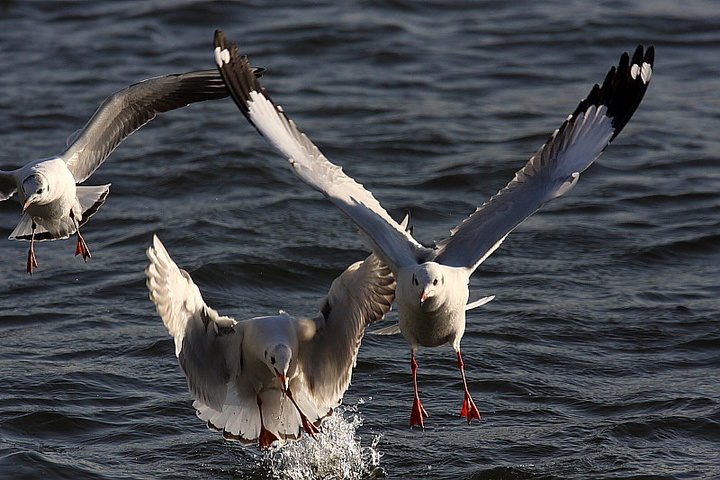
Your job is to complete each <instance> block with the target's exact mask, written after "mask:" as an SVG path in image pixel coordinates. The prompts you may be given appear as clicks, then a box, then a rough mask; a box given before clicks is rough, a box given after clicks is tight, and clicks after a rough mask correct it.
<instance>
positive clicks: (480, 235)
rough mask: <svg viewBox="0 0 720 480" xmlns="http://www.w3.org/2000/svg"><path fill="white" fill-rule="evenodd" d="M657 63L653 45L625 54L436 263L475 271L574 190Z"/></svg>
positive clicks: (442, 247)
mask: <svg viewBox="0 0 720 480" xmlns="http://www.w3.org/2000/svg"><path fill="white" fill-rule="evenodd" d="M654 60H655V49H654V48H653V47H652V46H651V47H649V48H648V49H647V51H646V52H644V53H643V47H642V45H640V46H638V47H637V49H636V50H635V54H634V55H633V57H632V61H631V60H630V57H629V55H628V54H627V53H624V54H623V55H622V57H621V58H620V63H619V64H618V66H617V68H616V67H614V66H613V67H612V68H611V69H610V71H609V72H608V74H607V76H606V77H605V81H604V82H603V84H602V86H599V85H595V86H594V87H593V89H592V90H591V91H590V94H589V95H588V97H587V98H586V99H584V100H583V101H581V102H580V104H579V105H578V107H577V108H576V109H575V111H574V112H573V113H572V115H570V116H569V117H568V118H567V119H566V120H565V122H564V123H563V124H562V126H561V127H560V128H559V129H558V130H556V131H555V132H554V133H553V134H552V136H551V137H550V139H549V140H548V141H547V143H546V144H545V145H543V146H542V147H541V148H540V150H539V151H538V152H537V153H536V154H535V155H534V156H533V157H532V158H531V159H530V161H528V163H527V164H526V165H525V166H524V167H523V168H522V170H520V171H518V172H517V173H516V174H515V178H513V180H512V181H511V182H510V183H508V185H507V186H506V187H505V188H503V189H502V190H500V191H499V192H498V193H497V194H495V196H493V197H492V198H491V199H490V200H489V201H488V202H486V203H485V204H484V205H482V206H481V207H479V208H478V209H477V210H476V211H475V213H473V214H472V215H470V217H468V218H467V219H465V220H464V221H463V222H462V223H461V224H460V225H459V226H458V227H456V228H455V229H454V230H453V231H452V235H451V236H450V237H448V238H447V239H445V240H443V241H441V242H439V243H438V245H437V247H438V248H437V250H436V252H437V254H436V256H435V261H437V262H439V263H442V264H444V265H449V266H454V267H465V268H468V269H470V271H472V270H474V269H475V268H477V266H478V265H480V264H481V263H482V262H483V261H484V260H485V259H486V258H487V257H488V256H489V255H490V254H491V253H492V252H493V251H495V249H496V248H497V247H499V246H500V244H501V243H502V241H503V240H504V239H505V237H506V236H507V235H508V234H509V233H510V232H511V231H512V230H513V229H515V227H517V226H518V225H519V224H520V223H522V222H523V221H524V220H525V219H526V218H527V217H529V216H530V215H532V214H533V213H534V212H535V211H536V210H537V209H539V208H540V207H541V206H543V205H544V204H545V203H546V202H548V201H550V200H552V199H553V198H556V197H559V196H561V195H563V194H564V193H565V192H567V191H568V190H570V189H571V188H572V187H573V186H574V185H575V183H576V182H577V180H578V178H579V176H580V173H581V172H583V171H584V170H585V169H586V168H588V167H589V166H590V164H592V163H593V162H594V161H595V159H596V158H597V157H599V156H600V154H601V153H602V152H603V150H605V148H606V147H607V146H608V145H609V144H610V142H612V141H613V139H615V137H616V136H617V135H618V133H620V131H621V130H622V128H623V127H624V126H625V125H626V124H627V122H628V121H629V120H630V118H631V117H632V115H633V113H635V110H636V109H637V107H638V105H640V101H641V100H642V98H643V95H645V91H646V90H647V87H648V83H649V82H650V77H651V76H652V69H653V63H654Z"/></svg>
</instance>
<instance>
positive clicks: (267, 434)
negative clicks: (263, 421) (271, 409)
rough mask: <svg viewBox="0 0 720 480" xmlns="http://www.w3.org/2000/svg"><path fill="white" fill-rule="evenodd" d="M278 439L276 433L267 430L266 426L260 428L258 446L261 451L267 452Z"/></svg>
mask: <svg viewBox="0 0 720 480" xmlns="http://www.w3.org/2000/svg"><path fill="white" fill-rule="evenodd" d="M277 439H278V437H276V436H275V434H274V433H272V432H271V431H270V430H268V429H267V428H265V426H261V427H260V435H259V436H258V445H259V446H260V450H267V449H269V448H270V445H272V443H273V442H274V441H276V440H277Z"/></svg>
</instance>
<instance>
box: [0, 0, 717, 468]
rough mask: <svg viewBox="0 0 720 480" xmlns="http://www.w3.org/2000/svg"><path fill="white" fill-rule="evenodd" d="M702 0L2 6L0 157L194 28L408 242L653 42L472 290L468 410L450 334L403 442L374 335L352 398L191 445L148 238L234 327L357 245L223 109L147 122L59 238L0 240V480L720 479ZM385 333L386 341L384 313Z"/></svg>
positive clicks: (398, 371)
mask: <svg viewBox="0 0 720 480" xmlns="http://www.w3.org/2000/svg"><path fill="white" fill-rule="evenodd" d="M718 25H720V10H719V9H718V7H717V5H716V3H715V2H711V1H707V2H703V1H700V0H692V1H688V2H670V1H662V0H660V1H653V2H646V1H639V0H637V1H627V2H609V1H608V2H605V1H596V2H585V1H582V2H581V1H569V2H565V3H562V4H558V3H557V2H555V3H543V2H531V1H517V2H452V3H448V2H441V1H437V2H435V1H419V2H418V1H413V2H410V1H393V2H375V1H364V2H351V1H342V2H307V3H305V4H303V3H298V2H271V3H268V2H254V1H249V2H224V1H223V2H221V1H199V0H197V1H194V0H185V1H167V2H131V1H122V0H118V1H112V2H110V1H107V2H65V1H36V2H26V1H6V2H1V3H0V66H2V68H0V92H1V94H0V141H1V142H2V148H1V149H0V168H2V169H8V168H10V167H12V166H17V165H20V164H22V163H25V162H26V161H28V160H30V159H35V158H38V157H41V156H49V155H52V154H55V153H58V152H59V151H61V150H62V148H63V146H64V144H65V140H66V138H67V137H68V136H69V135H70V134H71V133H72V132H73V131H75V130H76V129H77V128H79V127H81V126H82V125H83V124H84V123H85V122H86V121H87V119H88V118H89V116H90V114H91V113H92V112H93V111H94V109H95V108H96V107H97V106H98V104H99V103H100V101H101V100H102V99H103V98H104V97H105V96H106V95H108V94H109V93H111V92H113V91H115V90H118V89H120V88H122V87H124V86H127V85H128V84H130V83H133V82H136V81H138V80H140V79H143V78H146V77H149V76H153V75H161V74H165V73H170V72H182V71H187V70H192V69H199V68H212V67H213V56H212V48H211V45H212V36H213V32H214V30H215V29H216V28H222V29H224V30H225V31H226V32H227V34H228V36H229V37H230V38H231V39H233V40H234V41H237V42H238V43H239V44H240V48H241V50H243V51H245V52H247V53H248V54H250V56H251V61H252V62H253V63H255V64H257V65H262V66H264V67H266V68H267V69H268V71H267V73H266V75H265V77H264V78H263V84H264V86H265V87H266V88H267V89H268V90H269V91H270V92H271V94H272V96H273V98H274V99H275V100H277V101H278V102H279V103H280V104H281V105H283V107H284V108H285V110H286V111H287V112H288V113H289V114H290V115H291V117H292V118H293V119H294V120H295V121H296V122H297V123H298V124H299V125H300V127H301V128H302V129H303V130H304V131H305V132H306V133H307V134H308V135H309V136H310V138H312V139H313V140H314V141H315V143H317V144H318V145H319V146H320V148H321V149H322V150H323V152H324V153H325V154H326V155H327V156H328V157H329V158H331V159H332V160H333V161H335V162H336V163H338V164H341V165H342V166H343V168H344V169H345V170H346V171H347V172H348V173H349V174H350V175H352V176H353V177H354V178H356V179H357V180H358V181H359V182H360V183H363V184H364V185H366V186H367V187H368V188H369V189H371V190H372V191H373V192H374V194H375V196H376V197H377V198H378V199H379V201H380V202H381V203H382V204H383V205H384V206H385V207H386V208H387V209H388V211H389V212H390V213H391V215H393V216H394V217H395V218H396V219H400V218H402V216H404V214H405V212H406V211H408V210H409V211H410V212H411V214H412V218H413V223H414V225H415V234H416V237H417V238H418V239H419V240H421V241H422V242H424V243H426V244H428V245H430V244H432V242H433V241H434V240H436V239H441V238H443V237H445V236H446V235H447V232H448V231H449V229H450V228H452V227H453V226H455V225H457V224H458V223H459V222H460V221H461V220H462V219H463V218H465V217H466V216H467V215H469V214H470V213H471V212H472V211H473V210H474V209H475V207H476V206H477V205H479V204H481V203H482V202H484V201H485V200H486V199H488V198H489V197H490V196H491V195H492V194H494V193H495V192H496V191H497V190H498V189H500V188H502V187H503V186H504V185H505V184H506V183H507V182H508V181H509V180H510V179H511V178H512V176H513V174H514V172H515V171H516V170H517V169H519V168H520V167H521V166H522V165H523V164H524V163H525V162H526V161H527V159H528V158H529V157H530V156H531V155H532V154H533V153H534V152H535V151H536V150H537V148H538V147H539V146H540V145H541V144H542V143H543V142H544V141H545V140H546V139H547V137H548V136H549V134H550V133H551V132H552V131H553V130H554V129H555V128H557V127H558V126H559V125H560V123H561V122H562V120H563V119H564V118H565V117H566V116H567V115H568V114H569V113H570V112H572V110H573V109H574V108H575V106H576V105H577V102H578V101H579V100H580V99H581V98H582V97H583V96H585V95H586V94H587V93H588V92H589V90H590V87H591V86H592V84H593V83H595V82H599V81H601V80H602V79H603V78H604V76H605V73H606V72H607V70H608V68H609V67H610V65H612V64H614V63H615V62H617V60H618V59H619V57H620V54H621V53H622V52H623V51H626V50H632V49H633V48H634V47H635V45H636V44H638V43H644V44H645V45H649V44H654V45H655V46H656V48H657V62H656V69H655V74H654V76H653V80H652V84H651V85H650V89H649V90H648V93H647V95H646V98H645V100H644V101H643V103H642V105H640V108H639V109H638V111H637V113H636V115H635V116H634V118H633V119H632V121H631V122H630V123H629V124H628V126H627V127H626V129H625V131H623V132H622V134H621V135H620V136H619V137H618V138H617V140H616V141H615V142H614V143H613V145H611V147H610V148H609V149H608V150H607V152H606V153H605V154H604V155H603V156H602V157H601V158H600V159H599V161H598V162H596V164H595V165H593V166H592V167H591V168H590V169H588V170H587V171H586V172H585V173H584V174H583V175H582V176H581V178H580V181H579V182H578V184H577V186H576V187H575V188H574V189H573V190H572V191H571V192H569V193H568V194H567V195H566V196H564V197H563V198H561V199H558V200H557V201H553V202H551V203H550V204H548V205H547V206H546V207H544V208H543V209H542V210H541V211H540V212H538V213H537V214H536V215H534V216H533V217H532V218H531V219H530V220H528V221H527V222H525V223H524V224H523V225H522V226H521V227H520V228H518V229H517V230H516V231H515V232H514V233H513V234H512V235H510V236H509V237H508V239H507V240H506V241H505V242H504V244H503V245H502V246H501V248H500V249H499V250H498V251H496V252H495V253H494V254H493V255H492V256H491V257H490V258H489V259H488V260H487V261H486V262H485V263H484V264H483V265H482V266H481V268H480V269H478V271H477V272H476V273H475V275H474V276H473V277H472V280H471V297H472V298H473V299H475V298H479V297H481V296H485V295H490V294H493V295H496V299H495V300H494V301H493V302H491V303H489V304H488V305H486V306H484V307H482V308H480V309H477V310H474V311H472V312H470V314H469V317H468V325H467V330H466V333H465V337H464V339H463V344H462V345H463V357H464V360H465V364H466V371H467V375H468V383H469V388H470V391H471V393H472V394H473V397H474V398H475V401H476V403H477V405H478V408H479V409H480V412H481V415H482V420H481V421H480V422H473V425H470V426H468V425H467V423H466V422H465V421H464V420H461V419H460V418H458V414H459V411H460V406H461V403H462V389H461V381H460V376H459V372H458V371H457V367H456V366H455V356H454V353H453V351H452V349H451V348H450V347H449V346H445V347H441V348H437V349H421V350H420V351H419V353H418V362H419V364H420V367H419V370H418V381H419V388H420V395H421V396H422V399H423V403H424V405H425V407H426V408H427V410H428V412H429V414H430V417H429V418H428V420H427V423H426V428H425V430H424V431H423V430H420V429H417V428H415V429H413V430H410V428H409V425H408V423H409V416H410V407H411V404H412V379H411V375H410V365H409V363H410V362H409V356H410V355H409V349H408V347H407V344H406V343H405V341H404V340H403V339H402V338H401V337H399V336H394V337H378V336H366V338H365V339H364V340H363V345H362V348H361V349H360V354H359V357H358V365H357V368H356V370H355V372H354V375H353V382H352V385H351V386H350V389H349V390H348V392H347V393H346V395H345V399H344V405H345V406H344V407H342V408H341V409H340V410H339V411H337V412H336V413H335V415H334V416H333V417H332V418H331V419H330V420H329V421H327V422H326V423H325V424H324V425H323V434H322V435H321V436H320V437H319V438H318V440H312V439H309V438H304V439H303V440H301V441H300V442H298V443H296V444H290V445H287V446H285V447H283V448H281V449H279V450H273V451H270V452H259V451H258V450H257V449H256V448H253V447H243V446H242V445H240V444H238V443H236V442H229V441H226V440H224V439H223V438H222V436H221V435H219V434H218V433H217V432H214V431H211V430H208V429H207V428H206V427H205V425H204V424H203V422H202V421H201V420H199V419H198V418H197V417H196V415H195V411H194V409H193V408H192V398H191V397H190V395H189V393H188V392H187V385H186V382H185V378H184V377H183V375H182V373H181V371H180V368H179V366H178V364H177V359H176V358H175V356H174V347H173V343H172V339H171V338H170V336H169V335H168V333H167V331H166V330H165V327H164V326H163V325H162V322H161V320H160V319H159V317H158V316H157V314H156V312H155V310H154V306H153V305H152V303H151V302H150V300H149V299H148V298H147V290H146V288H145V285H144V274H143V270H144V268H145V265H146V264H147V259H146V258H145V253H144V251H145V249H146V248H147V246H148V245H149V244H150V242H151V239H152V235H153V234H154V233H157V234H158V235H159V236H160V238H161V239H162V240H163V242H164V243H165V245H166V246H167V248H168V250H169V251H170V253H171V255H172V256H173V257H174V258H175V260H176V261H177V262H178V264H180V265H181V266H182V267H184V268H186V269H187V270H188V271H190V273H191V274H192V276H193V278H194V279H195V281H196V282H197V283H198V285H199V286H200V288H201V289H202V291H203V294H204V296H205V299H206V301H207V302H208V304H210V305H211V306H213V307H214V308H216V309H217V310H219V311H220V312H221V313H223V314H227V315H232V316H234V317H235V318H238V319H242V318H248V317H252V316H258V315H271V314H274V313H276V312H277V310H279V309H284V310H287V311H288V312H290V313H291V314H294V315H314V314H315V308H316V307H315V306H316V305H317V300H318V299H319V298H320V297H321V296H322V295H323V294H324V293H326V292H327V289H328V288H329V286H330V283H331V282H332V280H333V279H334V278H335V277H336V276H337V275H339V274H340V272H342V270H343V269H344V268H345V267H347V266H348V265H349V264H350V263H352V262H355V261H357V260H360V259H362V258H364V257H365V256H366V255H367V252H368V250H367V248H366V247H365V246H364V245H363V244H362V242H361V241H360V239H359V237H358V234H357V232H356V230H355V228H354V227H353V226H352V225H351V224H350V223H349V221H347V220H346V219H345V218H344V216H343V215H342V214H341V213H340V212H338V211H337V209H335V208H334V207H332V206H331V205H329V204H328V203H327V202H326V201H325V200H324V199H323V198H322V196H321V195H320V194H318V193H317V192H314V191H312V190H311V189H309V188H307V187H306V186H305V185H302V184H301V183H300V182H299V181H298V180H297V179H295V178H294V177H293V175H292V174H291V173H290V171H289V168H288V167H287V166H286V165H285V162H284V161H282V160H281V159H280V158H278V156H277V154H276V153H275V152H274V151H272V150H271V149H270V148H269V147H268V146H267V144H266V142H265V141H264V140H263V139H262V138H261V137H260V136H259V135H257V133H256V132H255V131H254V130H253V129H252V128H251V127H250V126H249V125H248V124H247V122H246V121H245V120H244V119H243V118H242V116H241V115H240V113H239V111H238V110H237V108H236V107H235V106H234V104H232V102H231V101H229V100H227V101H218V102H209V103H205V104H199V105H192V106H190V107H188V108H186V109H183V110H181V111H177V112H172V113H171V114H167V115H164V116H161V117H160V118H158V119H156V120H154V121H153V122H152V123H151V124H150V125H148V126H147V127H145V128H143V130H141V131H139V132H138V133H136V134H135V135H133V136H132V137H131V138H129V139H128V140H127V141H126V142H125V143H123V144H122V145H121V146H120V147H119V148H118V150H117V151H116V152H114V153H113V155H112V157H111V158H110V159H109V160H108V161H107V162H106V163H105V164H104V165H103V166H102V167H101V168H100V169H99V170H98V171H97V172H96V173H95V175H93V177H92V178H91V179H90V181H89V182H88V183H89V184H93V185H98V184H104V183H112V184H113V185H112V187H111V192H110V195H109V197H108V200H107V202H106V203H105V205H103V207H102V208H101V209H100V211H99V212H98V213H97V214H96V215H95V216H94V217H93V218H92V220H91V221H90V222H89V223H88V224H87V225H86V226H85V228H84V236H85V238H86V240H87V241H88V243H89V246H90V249H91V251H92V253H93V258H92V259H91V260H90V261H89V262H88V263H87V264H84V263H83V262H82V260H81V259H79V258H75V257H73V255H72V254H73V252H74V244H73V242H72V240H71V241H58V242H51V243H48V242H43V243H41V244H38V245H37V256H38V261H39V262H40V268H39V269H38V270H37V272H36V274H35V275H33V276H32V277H30V276H28V275H26V274H25V273H24V265H25V259H26V253H27V247H28V244H27V243H22V242H11V241H8V240H4V238H5V237H7V236H8V235H9V234H10V232H11V231H12V229H13V228H14V227H15V225H16V223H17V221H18V220H19V218H20V213H19V212H20V207H19V205H18V204H17V202H16V201H8V202H0V253H2V255H0V477H4V478H11V479H17V478H21V479H22V478H27V479H36V478H42V479H45V478H48V479H49V478H53V479H54V478H71V479H73V480H80V479H163V478H167V479H173V480H175V479H198V478H203V479H217V478H228V479H229V478H248V479H265V478H278V477H281V478H282V477H283V476H284V477H285V478H364V477H377V476H379V477H383V476H384V477H388V478H441V479H458V478H460V479H495V478H502V479H508V478H512V479H517V478H522V479H526V478H527V479H555V478H558V479H559V478H667V479H670V478H716V477H719V476H720V453H718V452H720V382H719V380H720V377H719V376H718V366H719V365H720V320H719V319H720V300H718V298H720V286H719V282H718V279H719V278H720V160H719V159H718V153H717V152H718V151H720V140H719V139H718V132H720V115H718V112H720V96H718V90H719V85H720V83H719V80H718V79H719V78H720V30H719V29H718V28H717V26H718ZM394 315H395V314H394V313H392V314H391V315H390V318H389V319H388V320H386V321H384V322H383V323H382V324H379V325H378V327H381V326H386V325H389V324H390V322H392V321H394V320H395V319H396V317H395V316H394Z"/></svg>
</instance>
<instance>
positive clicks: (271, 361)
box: [270, 355, 275, 365]
mask: <svg viewBox="0 0 720 480" xmlns="http://www.w3.org/2000/svg"><path fill="white" fill-rule="evenodd" d="M270 363H272V364H273V365H275V355H270Z"/></svg>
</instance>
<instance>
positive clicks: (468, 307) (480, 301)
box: [465, 295, 495, 310]
mask: <svg viewBox="0 0 720 480" xmlns="http://www.w3.org/2000/svg"><path fill="white" fill-rule="evenodd" d="M494 299H495V295H490V296H489V297H483V298H479V299H477V300H475V301H474V302H470V303H468V304H467V305H465V310H472V309H473V308H477V307H480V306H483V305H485V304H486V303H488V302H491V301H493V300H494Z"/></svg>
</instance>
